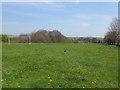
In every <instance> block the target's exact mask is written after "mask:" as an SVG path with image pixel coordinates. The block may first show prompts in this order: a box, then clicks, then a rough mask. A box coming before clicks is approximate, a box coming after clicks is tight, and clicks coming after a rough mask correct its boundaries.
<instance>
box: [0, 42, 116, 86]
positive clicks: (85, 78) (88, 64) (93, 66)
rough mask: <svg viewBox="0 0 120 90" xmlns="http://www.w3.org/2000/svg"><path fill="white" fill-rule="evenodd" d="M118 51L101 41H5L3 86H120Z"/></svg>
mask: <svg viewBox="0 0 120 90" xmlns="http://www.w3.org/2000/svg"><path fill="white" fill-rule="evenodd" d="M64 50H66V52H64ZM117 51H118V49H117V47H116V46H111V45H101V44H52V43H50V44H32V45H28V44H11V45H8V44H3V56H2V57H3V80H4V81H3V87H6V88H8V87H12V88H14V87H16V88H40V87H41V88H63V87H66V88H67V87H78V88H96V87H97V88H102V87H103V88H104V87H108V88H112V87H118V52H117Z"/></svg>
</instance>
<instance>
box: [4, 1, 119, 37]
mask: <svg viewBox="0 0 120 90" xmlns="http://www.w3.org/2000/svg"><path fill="white" fill-rule="evenodd" d="M2 16H3V17H2V20H3V21H2V25H3V29H2V32H3V33H5V34H9V35H18V34H21V33H29V32H33V31H37V30H39V29H46V30H59V31H60V32H62V33H63V34H64V35H65V36H69V37H74V36H77V37H81V36H85V37H86V36H94V37H103V36H104V35H105V33H106V32H107V28H108V26H109V23H110V22H111V20H112V18H114V17H117V16H118V3H117V2H111V3H110V2H103V3H99V2H96V3H95V2H76V3H75V2H71V3H70V2H69V3H68V2H66V3H65V2H63V3H60V2H56V3H53V2H44V3H43V2H37V3H32V2H31V3H28V2H26V3H25V2H22V3H13V2H11V3H8V2H7V3H3V4H2Z"/></svg>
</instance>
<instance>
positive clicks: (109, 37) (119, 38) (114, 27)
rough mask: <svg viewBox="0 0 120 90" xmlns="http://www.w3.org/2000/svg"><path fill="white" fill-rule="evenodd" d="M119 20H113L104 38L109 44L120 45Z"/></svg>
mask: <svg viewBox="0 0 120 90" xmlns="http://www.w3.org/2000/svg"><path fill="white" fill-rule="evenodd" d="M118 24H119V23H118V19H117V18H113V19H112V22H111V23H110V26H109V28H108V30H109V31H108V32H107V33H106V35H105V37H104V41H105V42H106V43H107V44H119V43H120V29H119V28H118Z"/></svg>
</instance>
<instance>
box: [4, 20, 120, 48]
mask: <svg viewBox="0 0 120 90" xmlns="http://www.w3.org/2000/svg"><path fill="white" fill-rule="evenodd" d="M119 25H120V24H119V20H118V19H117V18H114V19H113V20H112V22H111V23H110V26H109V27H108V32H107V33H106V34H105V36H104V38H103V39H102V38H95V37H74V38H73V37H72V38H71V37H66V36H64V35H63V34H62V33H61V32H60V31H58V30H53V31H47V30H44V29H40V30H38V31H36V32H32V33H30V34H20V35H19V36H17V37H9V38H8V36H7V35H6V34H2V42H8V41H11V42H14V43H28V42H29V39H30V41H31V42H32V43H60V42H62V43H105V44H109V45H111V44H112V45H118V46H120V29H119ZM29 37H30V38H29Z"/></svg>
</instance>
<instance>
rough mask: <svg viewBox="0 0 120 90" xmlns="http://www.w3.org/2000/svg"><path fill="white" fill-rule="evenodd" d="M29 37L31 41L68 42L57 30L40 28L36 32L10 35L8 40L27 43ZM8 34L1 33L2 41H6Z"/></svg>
mask: <svg viewBox="0 0 120 90" xmlns="http://www.w3.org/2000/svg"><path fill="white" fill-rule="evenodd" d="M29 39H30V41H31V42H32V43H59V42H68V39H67V37H65V36H64V35H63V34H62V33H61V32H59V31H58V30H53V31H47V30H44V29H40V30H38V31H36V32H32V33H30V34H20V35H19V36H17V37H10V41H11V42H14V43H28V42H29ZM8 40H9V39H8V36H7V35H5V34H3V35H2V42H8Z"/></svg>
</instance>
